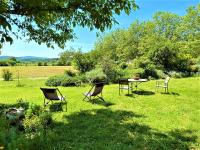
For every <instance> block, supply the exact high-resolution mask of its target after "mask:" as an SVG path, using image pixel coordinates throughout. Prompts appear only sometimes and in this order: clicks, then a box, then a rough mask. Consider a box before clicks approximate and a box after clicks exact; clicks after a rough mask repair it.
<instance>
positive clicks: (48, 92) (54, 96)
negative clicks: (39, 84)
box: [40, 88, 66, 106]
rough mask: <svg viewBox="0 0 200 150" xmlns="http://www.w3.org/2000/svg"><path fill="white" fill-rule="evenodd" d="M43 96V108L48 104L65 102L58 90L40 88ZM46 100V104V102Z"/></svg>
mask: <svg viewBox="0 0 200 150" xmlns="http://www.w3.org/2000/svg"><path fill="white" fill-rule="evenodd" d="M40 89H41V90H42V92H43V94H44V106H46V105H48V104H49V102H52V103H53V101H61V102H66V100H65V97H64V96H63V95H62V93H61V92H60V90H59V89H58V88H40ZM46 99H47V100H48V102H46Z"/></svg>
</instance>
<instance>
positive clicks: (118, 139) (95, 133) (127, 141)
mask: <svg viewBox="0 0 200 150" xmlns="http://www.w3.org/2000/svg"><path fill="white" fill-rule="evenodd" d="M144 117H145V116H143V115H140V114H136V113H134V112H131V111H123V110H115V111H113V110H110V109H93V110H85V111H81V112H75V113H73V114H71V115H64V116H63V118H62V120H61V121H59V122H54V124H53V128H51V129H47V130H46V132H45V135H43V134H37V135H35V136H33V137H32V138H31V140H28V139H27V142H28V143H29V144H28V146H29V148H30V150H31V149H49V150H53V149H71V150H79V149H89V150H98V149H101V150H107V149H109V150H133V149H139V150H141V149H148V150H149V149H150V150H151V149H152V150H160V149H166V150H170V149H171V150H174V149H176V150H183V149H185V150H187V149H192V147H191V146H192V145H195V144H197V136H196V135H195V131H192V130H172V131H169V132H161V131H159V130H157V129H154V128H152V127H150V126H148V125H145V124H142V123H140V122H139V121H137V119H142V118H144Z"/></svg>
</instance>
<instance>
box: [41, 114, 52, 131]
mask: <svg viewBox="0 0 200 150" xmlns="http://www.w3.org/2000/svg"><path fill="white" fill-rule="evenodd" d="M40 122H41V124H42V125H43V128H47V127H48V126H49V125H51V124H52V123H53V119H52V114H51V113H50V112H43V113H41V114H40Z"/></svg>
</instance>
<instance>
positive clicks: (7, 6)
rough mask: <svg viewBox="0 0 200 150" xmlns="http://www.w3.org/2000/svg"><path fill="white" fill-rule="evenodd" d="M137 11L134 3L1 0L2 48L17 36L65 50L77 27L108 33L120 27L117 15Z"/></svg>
mask: <svg viewBox="0 0 200 150" xmlns="http://www.w3.org/2000/svg"><path fill="white" fill-rule="evenodd" d="M136 8H137V5H136V4H135V1H134V0H112V1H109V0H1V1H0V48H1V47H2V45H3V44H4V43H6V42H10V43H12V42H13V40H12V39H13V37H14V36H16V37H17V38H23V37H26V38H27V40H28V41H35V42H37V43H38V44H41V43H45V44H46V45H47V46H48V47H52V48H53V47H54V45H55V44H57V45H58V46H59V47H60V48H64V47H65V42H66V41H68V40H72V39H74V37H75V33H74V27H76V26H81V27H88V28H89V29H91V30H92V29H94V28H96V29H98V30H100V31H104V30H105V29H106V28H111V26H112V25H113V24H114V23H117V21H116V19H115V18H114V14H117V15H119V14H120V13H121V12H122V11H124V12H125V13H126V14H129V13H130V12H131V10H133V9H136Z"/></svg>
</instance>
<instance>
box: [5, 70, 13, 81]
mask: <svg viewBox="0 0 200 150" xmlns="http://www.w3.org/2000/svg"><path fill="white" fill-rule="evenodd" d="M12 75H13V74H12V72H11V71H10V70H9V69H3V70H2V77H3V79H4V81H10V80H11V79H12Z"/></svg>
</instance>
